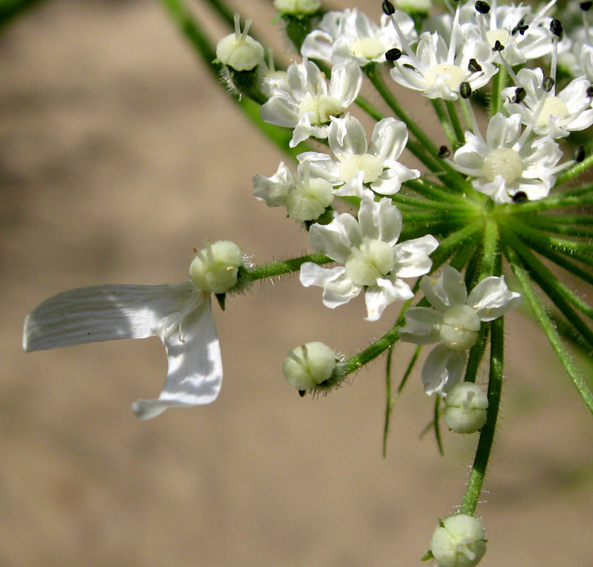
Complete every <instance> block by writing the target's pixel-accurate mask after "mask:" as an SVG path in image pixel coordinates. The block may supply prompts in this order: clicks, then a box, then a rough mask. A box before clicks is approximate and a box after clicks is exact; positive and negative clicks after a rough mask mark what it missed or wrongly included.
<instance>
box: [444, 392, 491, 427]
mask: <svg viewBox="0 0 593 567" xmlns="http://www.w3.org/2000/svg"><path fill="white" fill-rule="evenodd" d="M487 409H488V396H487V395H486V392H484V390H482V389H481V388H480V387H479V386H476V384H474V383H473V382H460V383H459V384H456V385H455V386H453V388H451V390H450V391H449V392H448V393H447V397H446V398H445V422H446V424H447V425H448V426H449V428H450V429H452V430H453V431H455V433H475V432H476V431H479V430H480V429H482V427H483V426H484V424H485V423H486V414H487V411H486V410H487Z"/></svg>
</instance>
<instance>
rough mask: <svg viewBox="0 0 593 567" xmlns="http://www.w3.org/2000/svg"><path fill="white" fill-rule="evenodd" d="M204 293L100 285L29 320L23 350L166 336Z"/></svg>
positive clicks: (59, 299) (52, 302)
mask: <svg viewBox="0 0 593 567" xmlns="http://www.w3.org/2000/svg"><path fill="white" fill-rule="evenodd" d="M202 295H203V294H202V293H201V292H199V291H198V290H197V289H196V288H195V287H194V286H193V285H192V284H191V283H190V282H186V283H182V284H178V285H158V286H145V285H100V286H93V287H85V288H79V289H73V290H70V291H65V292H64V293H59V294H58V295H54V296H53V297H50V298H49V299H47V300H46V301H44V302H43V303H41V304H40V305H38V306H37V308H36V309H34V310H33V311H32V312H31V313H30V314H29V315H28V316H27V318H26V319H25V329H24V334H23V348H24V349H25V350H27V351H29V352H31V351H36V350H45V349H51V348H56V347H61V346H68V345H77V344H83V343H93V342H98V341H111V340H115V339H144V338H146V337H154V336H161V335H162V333H163V332H165V331H166V329H167V328H168V327H169V326H170V325H171V324H172V323H173V321H172V320H171V319H172V318H173V319H175V314H177V313H180V312H184V313H187V312H188V311H191V310H192V309H193V308H194V307H195V306H196V305H197V304H198V303H199V302H200V301H202Z"/></svg>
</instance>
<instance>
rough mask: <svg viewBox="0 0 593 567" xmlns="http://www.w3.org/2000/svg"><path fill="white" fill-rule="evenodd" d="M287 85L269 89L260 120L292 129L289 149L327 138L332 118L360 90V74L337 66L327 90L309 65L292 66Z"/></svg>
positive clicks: (348, 65)
mask: <svg viewBox="0 0 593 567" xmlns="http://www.w3.org/2000/svg"><path fill="white" fill-rule="evenodd" d="M287 73H288V76H287V82H286V84H282V83H277V84H275V85H274V84H273V85H271V86H270V91H271V93H272V96H271V97H270V99H269V100H268V102H266V103H265V104H264V105H263V106H262V107H261V117H262V118H263V119H264V120H265V121H266V122H270V123H272V124H276V125H278V126H284V127H287V128H294V132H293V135H292V140H291V141H290V144H289V145H290V147H291V148H294V147H295V146H296V145H297V144H299V143H300V142H303V141H304V140H306V139H307V138H309V137H310V136H313V137H316V138H327V130H328V126H329V121H330V117H331V116H340V115H341V114H342V113H343V112H344V111H345V110H346V109H347V108H348V107H349V106H350V105H351V104H352V103H353V102H354V101H355V100H356V97H357V96H358V93H359V92H360V88H361V87H362V71H361V70H360V67H359V66H358V65H356V64H355V63H353V62H352V61H347V62H344V63H342V64H340V65H336V66H335V67H334V68H333V70H332V76H331V80H330V83H329V87H328V85H327V82H326V80H325V75H324V74H323V73H322V72H321V71H320V70H319V67H317V65H315V63H313V62H312V61H307V60H305V61H303V63H293V64H292V65H290V67H289V68H288V71H287Z"/></svg>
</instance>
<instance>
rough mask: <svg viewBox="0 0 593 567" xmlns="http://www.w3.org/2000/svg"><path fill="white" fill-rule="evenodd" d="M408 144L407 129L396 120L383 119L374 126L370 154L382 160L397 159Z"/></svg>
mask: <svg viewBox="0 0 593 567" xmlns="http://www.w3.org/2000/svg"><path fill="white" fill-rule="evenodd" d="M407 143H408V128H407V126H406V125H405V124H404V123H403V122H402V121H401V120H397V119H396V118H383V120H380V121H379V122H377V124H375V128H374V129H373V135H372V138H371V145H370V153H372V154H373V155H376V156H377V157H379V158H381V159H382V160H386V159H393V160H395V159H397V158H398V157H399V156H400V155H401V153H402V152H403V151H404V148H405V147H406V144H407Z"/></svg>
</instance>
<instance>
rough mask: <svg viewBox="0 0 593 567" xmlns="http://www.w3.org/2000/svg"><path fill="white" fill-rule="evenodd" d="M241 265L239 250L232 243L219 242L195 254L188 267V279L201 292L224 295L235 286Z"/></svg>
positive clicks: (241, 256) (226, 241) (241, 254)
mask: <svg viewBox="0 0 593 567" xmlns="http://www.w3.org/2000/svg"><path fill="white" fill-rule="evenodd" d="M242 264H243V253H242V252H241V249H240V248H239V247H238V246H237V245H236V244H235V243H234V242H229V241H228V240H219V241H218V242H215V243H214V244H210V243H207V245H206V248H202V250H200V251H199V252H196V257H195V258H194V260H193V262H192V263H191V264H190V266H189V277H190V279H191V281H192V283H193V284H194V285H195V286H196V287H197V288H198V289H200V290H202V291H208V292H210V293H225V292H227V291H228V290H229V289H231V288H232V287H234V286H235V285H236V283H237V276H238V272H239V267H240V266H241V265H242Z"/></svg>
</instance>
